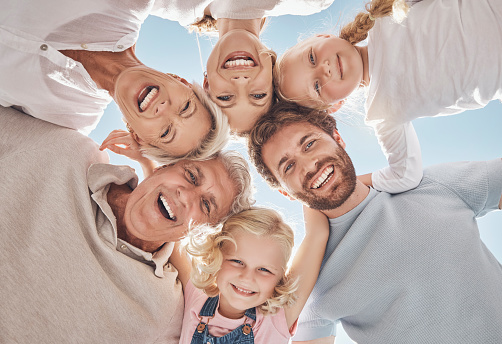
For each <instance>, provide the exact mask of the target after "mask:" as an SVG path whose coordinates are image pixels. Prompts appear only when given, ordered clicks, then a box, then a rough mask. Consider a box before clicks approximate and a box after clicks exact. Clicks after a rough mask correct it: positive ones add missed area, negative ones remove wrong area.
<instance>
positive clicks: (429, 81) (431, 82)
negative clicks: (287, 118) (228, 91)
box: [274, 0, 502, 193]
mask: <svg viewBox="0 0 502 344" xmlns="http://www.w3.org/2000/svg"><path fill="white" fill-rule="evenodd" d="M406 12H407V13H406ZM366 38H368V41H367V42H368V45H366V46H360V45H356V44H357V43H359V42H361V41H363V40H365V39H366ZM500 42H502V1H499V0H463V1H462V0H423V1H407V2H406V3H405V2H404V1H402V0H395V1H394V0H373V1H371V2H370V3H368V4H367V5H366V12H362V13H359V14H358V15H357V16H356V18H355V20H354V21H353V22H351V23H350V24H348V25H346V26H345V27H343V28H342V30H341V33H340V35H339V37H336V36H334V35H316V36H314V37H311V38H308V39H306V40H304V41H303V42H300V43H298V44H297V45H295V46H294V47H292V48H290V49H289V50H287V51H286V52H285V53H284V54H283V56H282V57H280V58H279V59H278V61H277V63H276V68H275V71H274V76H275V77H274V79H275V80H274V82H275V86H276V89H277V93H278V95H279V97H280V98H282V99H286V100H291V101H295V102H298V103H300V104H302V105H306V106H311V107H323V108H325V109H328V111H330V110H329V109H330V108H331V111H333V110H334V111H336V109H337V108H338V107H340V106H341V104H342V103H343V100H344V99H345V98H346V97H347V96H349V95H350V94H351V93H352V92H353V91H354V90H355V89H357V88H359V87H362V86H366V87H367V90H366V92H367V99H366V104H365V110H366V123H367V124H369V125H370V126H372V127H373V128H374V130H375V133H376V135H377V137H378V140H379V143H380V145H381V147H382V150H383V151H384V153H385V155H386V157H387V159H388V162H389V166H388V167H386V168H384V169H382V170H379V171H376V172H374V173H372V174H368V175H364V176H360V178H361V179H362V180H363V181H364V182H365V183H366V184H368V185H373V187H374V188H375V189H378V190H382V191H387V192H391V193H397V192H402V191H405V190H408V189H411V188H414V187H415V186H417V185H418V183H419V182H420V180H421V178H422V162H421V152H420V145H419V142H418V139H417V136H416V133H415V131H414V129H413V126H412V124H411V121H412V120H413V119H415V118H419V117H426V116H439V115H451V114H456V113H459V112H462V111H465V110H469V109H477V108H482V107H484V106H486V105H487V104H488V102H490V101H491V100H494V99H499V100H500V99H501V98H502V52H501V48H502V45H501V44H500Z"/></svg>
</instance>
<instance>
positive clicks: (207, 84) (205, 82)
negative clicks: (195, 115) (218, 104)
mask: <svg viewBox="0 0 502 344" xmlns="http://www.w3.org/2000/svg"><path fill="white" fill-rule="evenodd" d="M202 87H204V91H207V90H209V81H207V73H204V82H203V83H202Z"/></svg>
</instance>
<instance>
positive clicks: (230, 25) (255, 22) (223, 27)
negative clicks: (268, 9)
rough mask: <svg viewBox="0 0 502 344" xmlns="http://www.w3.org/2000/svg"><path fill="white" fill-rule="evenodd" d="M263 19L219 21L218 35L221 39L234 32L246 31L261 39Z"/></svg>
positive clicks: (223, 19)
mask: <svg viewBox="0 0 502 344" xmlns="http://www.w3.org/2000/svg"><path fill="white" fill-rule="evenodd" d="M261 22H262V19H261V18H257V19H229V18H221V19H218V33H219V36H220V38H221V37H222V36H224V35H225V34H226V33H228V32H229V31H232V30H237V29H240V30H246V31H249V32H251V33H252V34H253V35H255V36H256V37H260V30H261Z"/></svg>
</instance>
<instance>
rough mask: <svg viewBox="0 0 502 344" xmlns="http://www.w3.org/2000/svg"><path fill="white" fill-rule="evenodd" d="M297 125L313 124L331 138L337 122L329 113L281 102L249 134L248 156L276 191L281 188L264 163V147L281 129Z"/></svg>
mask: <svg viewBox="0 0 502 344" xmlns="http://www.w3.org/2000/svg"><path fill="white" fill-rule="evenodd" d="M295 123H306V124H311V125H313V126H316V127H318V128H319V129H321V130H323V131H324V132H326V133H327V134H328V135H330V136H332V135H333V132H334V130H336V120H335V119H334V118H333V117H332V116H331V115H329V113H328V112H326V111H323V110H317V109H312V108H308V107H305V106H301V105H299V104H296V103H293V102H286V101H282V102H279V103H277V104H276V105H274V106H273V107H272V108H271V109H270V111H268V112H267V113H266V114H265V115H263V116H262V117H261V118H260V119H259V120H258V121H257V122H256V124H255V126H254V128H253V129H252V130H251V133H250V134H249V138H248V154H249V158H250V160H251V162H252V163H253V164H254V165H255V167H256V170H257V171H258V173H259V174H260V175H261V176H262V177H263V179H265V181H266V182H267V183H268V184H269V185H270V187H272V188H274V189H277V188H279V187H280V183H279V181H278V180H277V178H275V176H274V175H273V173H272V172H271V171H270V169H269V168H268V167H267V166H266V165H265V163H264V161H263V146H264V145H265V144H266V143H267V142H268V141H269V140H270V139H271V138H272V136H274V135H275V134H276V133H277V132H278V131H279V130H280V129H282V128H284V127H286V126H288V125H291V124H295Z"/></svg>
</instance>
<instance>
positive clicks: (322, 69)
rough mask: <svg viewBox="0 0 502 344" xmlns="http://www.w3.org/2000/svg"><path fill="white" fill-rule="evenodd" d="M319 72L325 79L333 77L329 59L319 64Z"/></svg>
mask: <svg viewBox="0 0 502 344" xmlns="http://www.w3.org/2000/svg"><path fill="white" fill-rule="evenodd" d="M319 73H320V75H321V76H322V77H323V78H325V79H329V78H331V66H330V64H329V61H328V60H326V61H325V62H324V63H321V64H320V65H319Z"/></svg>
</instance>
